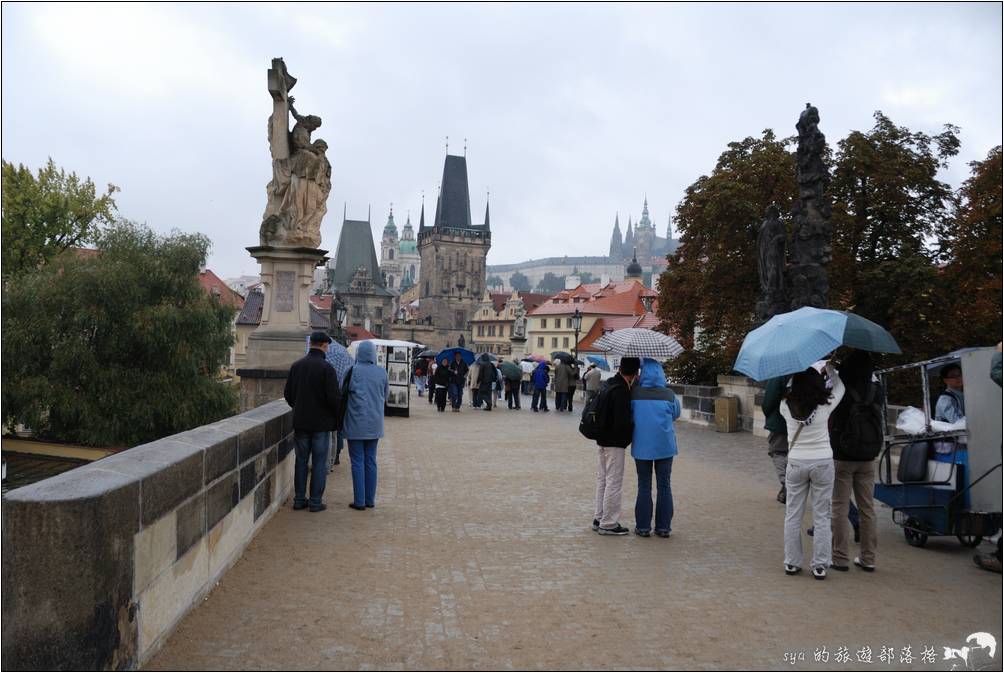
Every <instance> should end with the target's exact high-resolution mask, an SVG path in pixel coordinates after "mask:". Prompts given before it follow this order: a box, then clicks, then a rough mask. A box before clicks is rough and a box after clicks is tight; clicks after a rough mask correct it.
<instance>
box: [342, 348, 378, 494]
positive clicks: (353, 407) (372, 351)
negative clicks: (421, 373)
mask: <svg viewBox="0 0 1004 673" xmlns="http://www.w3.org/2000/svg"><path fill="white" fill-rule="evenodd" d="M350 371H351V376H352V378H351V380H350V382H349V397H348V406H347V407H346V410H345V426H344V432H345V439H347V440H348V442H349V460H351V461H352V502H351V503H350V504H349V507H351V508H352V509H358V510H363V509H366V508H367V507H374V506H376V502H375V500H376V485H377V464H376V450H377V442H378V441H379V440H380V438H381V437H383V408H384V403H385V402H386V400H387V392H388V387H387V372H386V371H385V370H384V368H383V367H380V366H378V365H377V364H376V346H374V345H373V343H372V342H371V341H363V342H360V344H359V350H357V351H356V363H355V365H353V367H352V369H351V370H350Z"/></svg>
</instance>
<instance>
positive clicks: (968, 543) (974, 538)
mask: <svg viewBox="0 0 1004 673" xmlns="http://www.w3.org/2000/svg"><path fill="white" fill-rule="evenodd" d="M955 537H957V538H958V539H959V544H961V545H962V546H963V547H969V548H970V549H976V548H977V547H979V546H980V543H981V542H983V536H982V535H956V536H955Z"/></svg>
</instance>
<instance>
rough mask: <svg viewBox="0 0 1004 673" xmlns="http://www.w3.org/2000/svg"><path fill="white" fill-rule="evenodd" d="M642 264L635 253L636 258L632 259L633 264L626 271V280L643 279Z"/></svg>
mask: <svg viewBox="0 0 1004 673" xmlns="http://www.w3.org/2000/svg"><path fill="white" fill-rule="evenodd" d="M641 273H642V272H641V264H639V263H638V253H637V251H635V254H634V256H633V257H632V258H631V263H630V264H628V265H627V268H626V269H625V273H624V278H625V280H626V279H628V278H641Z"/></svg>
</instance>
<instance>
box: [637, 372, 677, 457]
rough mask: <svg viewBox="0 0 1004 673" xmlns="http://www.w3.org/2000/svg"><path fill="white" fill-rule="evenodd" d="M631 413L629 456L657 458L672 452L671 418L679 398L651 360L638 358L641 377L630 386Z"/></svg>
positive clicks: (675, 413) (673, 451)
mask: <svg viewBox="0 0 1004 673" xmlns="http://www.w3.org/2000/svg"><path fill="white" fill-rule="evenodd" d="M631 416H632V418H633V419H634V432H633V434H632V436H631V457H633V458H636V459H638V460H661V459H663V458H672V457H673V456H675V455H676V453H677V450H676V431H675V430H673V421H675V420H676V419H677V418H679V417H680V400H679V399H677V397H676V395H675V394H673V391H672V390H670V389H669V388H668V387H667V386H666V374H665V373H664V372H663V369H662V365H661V364H659V363H658V362H656V361H655V360H650V359H649V358H645V359H644V360H643V361H642V365H641V379H640V380H639V382H638V383H637V384H635V386H634V387H633V388H632V389H631Z"/></svg>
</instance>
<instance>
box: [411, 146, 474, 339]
mask: <svg viewBox="0 0 1004 673" xmlns="http://www.w3.org/2000/svg"><path fill="white" fill-rule="evenodd" d="M491 236H492V235H491V226H490V222H489V212H488V206H487V205H486V206H485V221H484V223H483V224H480V225H475V224H473V223H472V221H471V200H470V193H469V191H468V186H467V159H466V157H460V156H453V155H447V156H446V160H445V162H444V165H443V181H442V183H441V184H440V190H439V197H438V199H437V200H436V216H435V219H434V220H433V223H432V226H431V227H427V226H426V224H425V206H424V204H423V206H422V212H421V215H420V219H419V226H418V253H419V256H420V257H421V269H422V272H421V279H420V282H419V284H418V285H419V302H418V319H417V322H418V324H420V325H426V326H429V327H431V328H432V331H431V332H429V333H428V335H427V336H426V337H425V341H426V345H427V346H428V347H430V348H443V347H446V346H448V345H454V346H455V345H457V344H458V343H459V342H460V339H461V338H462V337H463V339H464V341H465V342H466V340H467V339H468V338H470V321H471V318H473V317H474V314H475V313H476V312H477V310H478V307H479V305H480V303H481V297H482V293H483V292H484V289H485V257H486V255H487V254H488V249H489V248H491V240H492V238H491Z"/></svg>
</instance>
